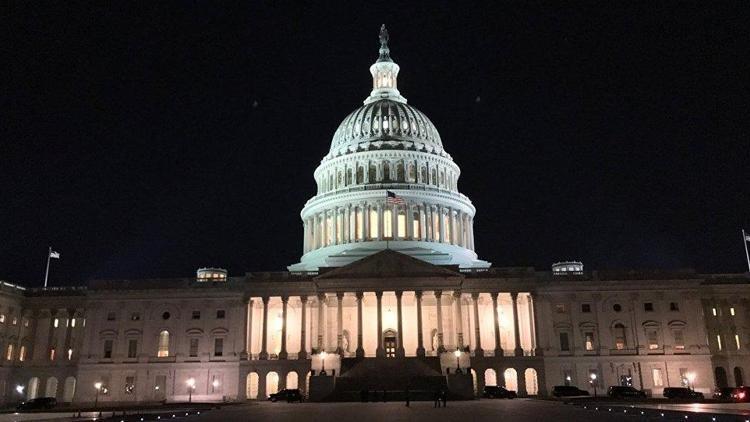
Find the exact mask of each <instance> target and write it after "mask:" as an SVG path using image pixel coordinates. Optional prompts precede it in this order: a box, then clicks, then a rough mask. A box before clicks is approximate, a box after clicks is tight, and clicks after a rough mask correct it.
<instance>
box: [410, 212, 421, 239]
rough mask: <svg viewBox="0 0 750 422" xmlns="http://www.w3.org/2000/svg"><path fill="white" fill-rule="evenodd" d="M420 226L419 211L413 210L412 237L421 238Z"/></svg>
mask: <svg viewBox="0 0 750 422" xmlns="http://www.w3.org/2000/svg"><path fill="white" fill-rule="evenodd" d="M421 229H422V226H421V225H420V222H419V212H414V213H413V214H412V233H413V236H414V239H421V238H422V231H421Z"/></svg>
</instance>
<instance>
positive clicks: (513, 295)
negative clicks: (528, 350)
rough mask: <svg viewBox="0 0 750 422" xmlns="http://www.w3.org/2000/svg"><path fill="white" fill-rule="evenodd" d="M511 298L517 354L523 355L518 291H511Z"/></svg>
mask: <svg viewBox="0 0 750 422" xmlns="http://www.w3.org/2000/svg"><path fill="white" fill-rule="evenodd" d="M510 299H511V302H512V305H513V332H514V334H515V340H516V348H515V355H516V356H523V348H521V332H520V330H519V329H518V326H519V324H518V292H511V293H510Z"/></svg>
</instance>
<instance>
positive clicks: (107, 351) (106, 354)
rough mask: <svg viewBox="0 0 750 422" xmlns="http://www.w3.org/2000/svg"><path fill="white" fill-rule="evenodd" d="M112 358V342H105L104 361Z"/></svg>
mask: <svg viewBox="0 0 750 422" xmlns="http://www.w3.org/2000/svg"><path fill="white" fill-rule="evenodd" d="M111 358H112V340H104V359H111Z"/></svg>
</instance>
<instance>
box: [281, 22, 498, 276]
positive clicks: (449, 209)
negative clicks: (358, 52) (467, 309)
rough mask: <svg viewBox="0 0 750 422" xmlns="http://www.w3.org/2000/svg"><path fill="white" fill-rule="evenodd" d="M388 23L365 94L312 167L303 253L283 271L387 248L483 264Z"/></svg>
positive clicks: (469, 209)
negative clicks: (411, 99)
mask: <svg viewBox="0 0 750 422" xmlns="http://www.w3.org/2000/svg"><path fill="white" fill-rule="evenodd" d="M399 70H400V69H399V66H398V65H397V64H396V63H394V62H393V60H392V59H391V57H390V50H389V48H388V32H387V31H386V30H385V26H384V27H383V28H381V32H380V55H379V57H378V59H377V61H376V62H375V63H374V64H373V65H372V66H370V74H371V75H372V81H373V82H372V91H371V92H370V95H369V96H368V97H367V98H366V99H365V100H364V105H362V106H361V107H359V108H357V109H356V110H354V111H353V112H352V113H350V114H349V115H348V116H347V117H346V118H345V119H344V120H343V121H342V122H341V124H340V125H339V127H338V129H336V132H335V133H334V135H333V140H332V141H331V149H330V151H329V153H328V154H327V155H326V156H325V157H323V159H322V160H321V162H320V165H319V166H318V168H317V169H315V173H314V177H315V181H316V183H317V186H318V192H317V194H316V195H315V196H314V197H312V198H311V199H310V200H308V201H307V203H306V204H305V207H304V208H303V209H302V212H301V217H302V222H303V227H304V237H303V255H302V259H301V260H300V262H299V263H297V264H294V265H290V266H289V270H290V271H316V270H318V268H320V267H337V266H343V265H347V264H349V263H351V262H353V261H356V260H358V259H360V258H363V257H365V256H368V255H371V254H374V253H376V252H379V251H382V250H383V249H392V250H395V251H397V252H401V253H404V254H407V255H410V256H412V257H415V258H418V259H422V260H424V261H427V262H430V263H433V264H439V265H458V266H459V267H463V268H487V267H489V266H490V263H489V262H486V261H482V260H480V259H478V258H477V254H476V253H475V252H474V229H473V224H474V214H475V212H476V209H475V208H474V205H472V203H471V201H470V200H469V198H467V197H466V196H465V195H463V194H461V193H460V192H459V191H458V178H459V176H460V175H461V169H460V168H459V167H458V166H457V165H456V163H454V162H453V159H452V158H451V156H450V154H448V153H447V152H445V151H444V150H443V143H442V140H441V139H440V134H439V133H438V131H437V129H436V128H435V125H433V124H432V122H431V121H430V119H429V118H427V116H425V115H424V113H422V112H421V111H419V110H417V109H416V108H415V107H413V106H411V105H409V104H407V102H406V98H404V97H403V96H401V93H400V92H399V90H398V72H399Z"/></svg>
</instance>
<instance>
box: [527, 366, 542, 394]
mask: <svg viewBox="0 0 750 422" xmlns="http://www.w3.org/2000/svg"><path fill="white" fill-rule="evenodd" d="M524 377H525V379H526V394H528V395H530V396H536V395H537V394H539V384H538V380H537V377H536V369H534V368H526V371H524Z"/></svg>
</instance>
